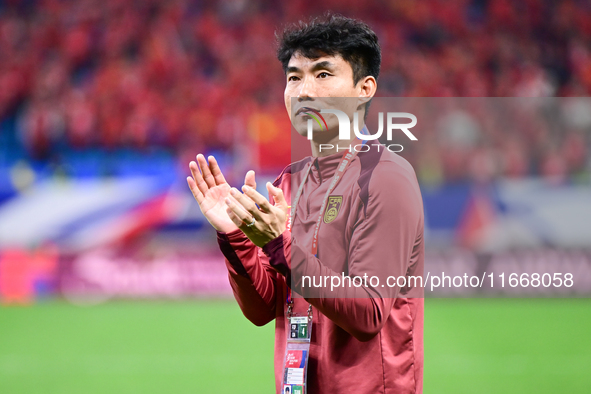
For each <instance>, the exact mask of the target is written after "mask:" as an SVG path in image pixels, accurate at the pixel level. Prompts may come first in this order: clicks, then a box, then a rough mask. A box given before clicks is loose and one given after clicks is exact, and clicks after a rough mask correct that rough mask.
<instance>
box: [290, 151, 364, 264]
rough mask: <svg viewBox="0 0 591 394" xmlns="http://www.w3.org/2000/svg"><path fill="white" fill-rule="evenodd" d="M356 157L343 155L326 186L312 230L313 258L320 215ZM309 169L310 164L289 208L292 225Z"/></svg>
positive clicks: (351, 154)
mask: <svg viewBox="0 0 591 394" xmlns="http://www.w3.org/2000/svg"><path fill="white" fill-rule="evenodd" d="M356 155H357V152H356V151H354V152H345V153H344V154H343V157H342V158H341V162H340V163H339V166H338V167H337V170H336V172H335V174H334V176H333V177H332V182H331V183H330V185H329V186H328V190H327V191H326V194H325V195H324V200H322V205H321V206H320V214H319V215H318V220H316V227H315V228H314V235H313V237H312V254H313V255H314V256H317V255H318V231H319V230H320V224H321V223H322V213H323V212H324V209H325V208H326V203H327V202H328V197H330V193H332V192H333V190H334V189H335V188H336V187H337V185H338V183H339V182H340V180H341V179H343V174H344V173H345V171H346V170H347V168H348V167H349V164H351V162H352V161H353V159H354V158H355V156H356ZM311 169H312V163H310V165H309V166H308V168H307V169H306V173H305V174H304V178H303V179H302V183H301V184H300V187H299V188H298V191H297V193H296V195H295V199H294V201H292V202H291V207H292V208H291V222H292V223H294V220H295V214H296V209H297V206H298V201H299V200H300V197H301V196H302V192H303V190H304V185H305V184H306V181H307V180H308V175H310V170H311Z"/></svg>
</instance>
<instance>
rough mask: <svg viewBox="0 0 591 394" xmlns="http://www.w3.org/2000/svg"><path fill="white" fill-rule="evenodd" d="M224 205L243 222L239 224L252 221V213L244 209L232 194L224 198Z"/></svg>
mask: <svg viewBox="0 0 591 394" xmlns="http://www.w3.org/2000/svg"><path fill="white" fill-rule="evenodd" d="M226 205H227V207H228V208H230V210H231V211H232V212H234V214H235V215H236V216H237V217H238V218H239V219H240V220H241V221H242V222H243V223H242V224H241V225H240V226H242V225H245V224H248V223H251V222H252V219H253V215H251V214H250V213H249V212H248V211H246V210H245V209H244V207H243V206H242V205H241V204H240V203H239V202H238V201H236V199H235V198H234V197H233V196H230V197H228V198H226ZM240 226H239V227H240Z"/></svg>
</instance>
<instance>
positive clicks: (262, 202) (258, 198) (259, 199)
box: [242, 185, 272, 213]
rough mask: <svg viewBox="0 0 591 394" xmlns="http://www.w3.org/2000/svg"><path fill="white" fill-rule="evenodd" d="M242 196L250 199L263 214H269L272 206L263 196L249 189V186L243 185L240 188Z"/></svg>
mask: <svg viewBox="0 0 591 394" xmlns="http://www.w3.org/2000/svg"><path fill="white" fill-rule="evenodd" d="M242 190H243V191H244V194H245V195H246V197H248V198H250V200H252V201H254V202H255V203H256V204H257V205H258V206H259V207H260V208H261V210H262V211H263V212H266V213H269V212H271V209H272V205H271V204H270V203H269V201H268V200H267V199H266V198H265V196H263V195H262V194H261V193H259V192H257V191H256V190H255V189H253V188H251V187H250V186H247V185H244V186H243V187H242Z"/></svg>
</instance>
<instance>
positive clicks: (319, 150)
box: [310, 125, 365, 157]
mask: <svg viewBox="0 0 591 394" xmlns="http://www.w3.org/2000/svg"><path fill="white" fill-rule="evenodd" d="M363 127H365V125H361V129H363ZM351 137H352V138H351V139H348V140H341V139H339V135H338V134H337V135H335V136H334V137H333V138H332V139H331V140H330V141H328V142H322V143H320V142H318V141H314V140H312V141H310V142H311V144H312V156H313V157H325V156H330V155H334V154H335V153H337V152H341V153H344V152H345V151H349V148H351V150H352V149H353V148H354V146H355V145H361V144H362V143H363V141H361V140H360V139H359V138H357V136H356V135H355V133H354V132H353V128H352V125H351Z"/></svg>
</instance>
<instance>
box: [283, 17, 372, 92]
mask: <svg viewBox="0 0 591 394" xmlns="http://www.w3.org/2000/svg"><path fill="white" fill-rule="evenodd" d="M277 38H278V44H279V45H278V49H277V58H278V59H279V61H280V62H281V65H282V66H283V71H284V72H287V65H288V63H289V60H290V59H291V57H292V56H293V54H294V53H296V52H299V53H301V54H302V55H303V56H304V57H307V58H308V59H318V58H320V57H321V56H335V55H340V56H341V57H342V58H343V59H344V60H345V61H346V62H347V63H349V64H350V65H351V68H352V69H353V84H354V85H357V83H358V82H359V81H360V80H361V78H363V77H366V76H372V77H374V78H375V79H376V81H377V79H378V76H379V74H380V63H381V61H382V53H381V50H380V45H379V44H378V36H377V35H376V33H374V32H373V30H371V28H370V27H369V26H368V25H367V24H365V23H364V22H361V21H359V20H356V19H351V18H347V17H344V16H342V15H339V14H331V13H328V14H326V15H325V16H323V17H316V18H312V19H311V20H310V21H309V22H307V23H306V22H303V21H300V22H299V24H296V25H292V26H290V27H287V28H286V29H284V30H283V33H282V34H281V35H280V36H277Z"/></svg>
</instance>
